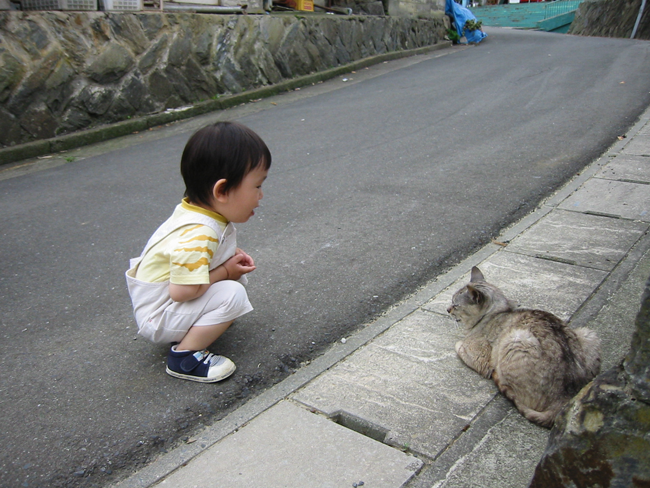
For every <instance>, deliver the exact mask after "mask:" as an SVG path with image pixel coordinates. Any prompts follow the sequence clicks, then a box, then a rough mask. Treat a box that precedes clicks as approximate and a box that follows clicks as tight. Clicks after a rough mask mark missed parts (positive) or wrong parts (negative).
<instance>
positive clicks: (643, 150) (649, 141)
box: [621, 133, 650, 157]
mask: <svg viewBox="0 0 650 488" xmlns="http://www.w3.org/2000/svg"><path fill="white" fill-rule="evenodd" d="M621 154H634V155H637V156H646V157H650V134H645V133H639V134H637V135H636V136H635V137H634V139H632V140H631V141H630V142H629V144H627V145H626V146H625V148H624V149H623V150H622V151H621Z"/></svg>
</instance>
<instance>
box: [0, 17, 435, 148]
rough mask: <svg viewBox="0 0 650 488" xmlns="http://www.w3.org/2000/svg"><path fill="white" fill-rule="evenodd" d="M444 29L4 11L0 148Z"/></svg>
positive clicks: (420, 22) (407, 21) (326, 20)
mask: <svg viewBox="0 0 650 488" xmlns="http://www.w3.org/2000/svg"><path fill="white" fill-rule="evenodd" d="M447 25H448V20H447V18H446V17H445V16H444V15H443V14H442V13H441V12H440V13H439V14H432V15H431V16H430V17H428V18H424V19H418V18H412V17H392V16H391V17H383V16H345V17H344V16H332V15H315V14H311V15H296V14H291V15H276V14H273V15H210V14H191V13H188V14H185V13H178V14H176V13H174V14H170V13H160V12H138V13H105V12H84V13H81V12H15V11H13V12H0V147H8V146H13V145H16V144H23V143H26V142H30V141H36V140H43V139H48V138H52V137H54V136H58V135H62V134H68V133H73V132H76V131H80V130H84V129H89V128H94V127H98V126H102V125H105V124H111V123H115V122H119V121H124V120H126V119H130V118H137V117H140V116H143V115H147V114H154V113H161V112H164V111H166V110H168V109H174V108H179V107H184V106H188V105H192V104H195V103H197V102H201V101H205V100H210V99H215V98H218V97H220V96H223V95H228V94H236V93H241V92H244V91H247V90H251V89H255V88H259V87H263V86H268V85H274V84H277V83H279V82H282V81H285V80H290V79H293V78H296V77H300V76H304V75H307V74H309V73H315V72H320V71H324V70H327V69H330V68H333V67H336V66H341V65H345V64H347V63H350V62H353V61H356V60H360V59H362V58H366V57H369V56H374V55H378V54H382V53H390V52H395V51H401V50H406V49H414V48H419V47H424V46H431V45H434V44H437V43H439V42H441V41H442V40H443V38H444V35H445V34H446V27H447Z"/></svg>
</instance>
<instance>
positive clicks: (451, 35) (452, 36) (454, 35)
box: [447, 29, 460, 44]
mask: <svg viewBox="0 0 650 488" xmlns="http://www.w3.org/2000/svg"><path fill="white" fill-rule="evenodd" d="M447 39H449V40H450V41H451V42H453V43H454V44H456V43H458V41H460V36H459V35H458V31H457V30H456V29H447Z"/></svg>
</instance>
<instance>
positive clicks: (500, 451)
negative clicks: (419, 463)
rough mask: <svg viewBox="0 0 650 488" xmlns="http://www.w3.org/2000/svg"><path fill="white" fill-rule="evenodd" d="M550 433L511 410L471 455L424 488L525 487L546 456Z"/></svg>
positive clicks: (463, 457)
mask: <svg viewBox="0 0 650 488" xmlns="http://www.w3.org/2000/svg"><path fill="white" fill-rule="evenodd" d="M548 433H549V431H548V430H546V429H543V428H541V427H538V426H536V425H535V424H532V423H531V422H529V421H528V420H526V419H525V418H524V417H522V416H521V415H520V414H519V412H517V411H516V410H513V409H511V410H510V411H509V413H508V414H507V415H506V416H505V418H504V419H502V420H500V421H499V422H496V423H495V424H493V425H492V427H491V428H490V429H489V430H488V431H487V432H486V433H485V434H484V436H483V437H482V438H481V439H480V441H479V442H477V443H476V444H475V445H474V446H473V448H472V450H471V451H470V452H468V453H466V454H465V455H462V456H459V457H458V458H457V460H456V462H455V463H454V464H453V465H452V466H451V467H449V468H448V470H447V471H446V472H442V473H437V476H430V477H428V478H429V479H427V482H426V485H425V484H422V485H421V486H422V487H423V488H424V486H427V487H430V488H486V487H499V488H525V487H526V486H528V484H529V483H530V480H531V478H532V477H533V473H534V472H535V466H536V465H537V463H538V462H539V459H540V458H541V457H542V454H543V453H544V449H545V448H546V443H547V442H548ZM431 478H432V479H431ZM423 479H424V477H423Z"/></svg>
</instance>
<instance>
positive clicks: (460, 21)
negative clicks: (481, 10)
mask: <svg viewBox="0 0 650 488" xmlns="http://www.w3.org/2000/svg"><path fill="white" fill-rule="evenodd" d="M445 14H446V15H448V16H449V17H451V18H452V19H453V24H454V27H456V31H457V32H458V35H459V36H460V37H463V36H465V39H467V42H476V43H478V42H481V41H482V40H483V39H485V38H486V37H487V34H486V33H485V32H483V31H481V30H479V29H476V30H475V31H471V30H469V29H465V22H467V21H468V20H474V21H476V17H475V16H474V14H473V13H472V12H471V10H469V9H467V8H465V7H463V6H462V5H460V4H458V3H456V2H454V0H447V1H446V3H445Z"/></svg>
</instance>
